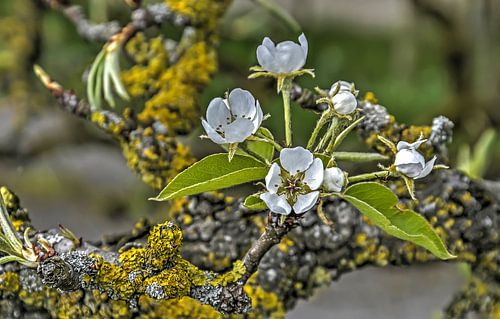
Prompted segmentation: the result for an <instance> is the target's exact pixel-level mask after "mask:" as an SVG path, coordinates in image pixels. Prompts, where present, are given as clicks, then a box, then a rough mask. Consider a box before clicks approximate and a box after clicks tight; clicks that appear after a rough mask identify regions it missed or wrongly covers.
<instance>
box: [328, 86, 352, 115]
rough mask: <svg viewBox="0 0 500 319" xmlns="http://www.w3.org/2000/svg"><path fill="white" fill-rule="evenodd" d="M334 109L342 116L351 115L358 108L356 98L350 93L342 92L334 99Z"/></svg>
mask: <svg viewBox="0 0 500 319" xmlns="http://www.w3.org/2000/svg"><path fill="white" fill-rule="evenodd" d="M332 104H333V108H334V109H335V111H337V113H340V114H344V115H347V114H351V113H352V112H354V111H355V110H356V107H357V106H358V100H356V96H354V94H352V93H351V92H348V91H340V92H338V93H337V94H335V95H334V96H333V97H332Z"/></svg>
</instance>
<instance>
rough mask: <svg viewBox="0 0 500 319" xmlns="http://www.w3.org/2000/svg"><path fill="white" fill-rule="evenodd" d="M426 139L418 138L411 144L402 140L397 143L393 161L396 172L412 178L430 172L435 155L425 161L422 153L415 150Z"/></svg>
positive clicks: (421, 176)
mask: <svg viewBox="0 0 500 319" xmlns="http://www.w3.org/2000/svg"><path fill="white" fill-rule="evenodd" d="M426 141H427V140H426V139H425V140H422V139H419V140H417V141H416V142H415V143H411V144H410V143H407V142H404V141H400V142H399V143H398V145H397V149H398V152H397V153H396V159H395V161H394V165H395V166H396V170H397V171H398V172H400V173H402V174H404V175H406V176H408V177H410V178H413V179H419V178H423V177H426V176H427V175H429V174H430V172H431V171H432V168H433V167H434V162H435V161H436V156H434V157H433V158H432V159H431V160H430V161H428V162H427V163H426V162H425V159H424V157H423V156H422V154H420V153H419V152H418V151H417V148H418V147H419V146H420V145H422V143H425V142H426Z"/></svg>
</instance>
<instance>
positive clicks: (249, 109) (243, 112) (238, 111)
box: [228, 88, 256, 119]
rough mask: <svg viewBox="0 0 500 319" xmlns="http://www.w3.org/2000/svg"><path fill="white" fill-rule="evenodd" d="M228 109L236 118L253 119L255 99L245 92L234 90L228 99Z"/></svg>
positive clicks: (238, 89)
mask: <svg viewBox="0 0 500 319" xmlns="http://www.w3.org/2000/svg"><path fill="white" fill-rule="evenodd" d="M228 102H229V109H230V111H231V113H232V114H233V115H234V117H236V118H240V117H244V118H247V119H253V117H254V116H255V112H256V108H255V98H254V97H253V95H252V94H251V93H250V92H248V91H247V90H242V89H240V88H237V89H234V90H232V91H231V93H229V97H228Z"/></svg>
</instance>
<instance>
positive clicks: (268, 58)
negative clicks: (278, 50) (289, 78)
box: [257, 45, 279, 73]
mask: <svg viewBox="0 0 500 319" xmlns="http://www.w3.org/2000/svg"><path fill="white" fill-rule="evenodd" d="M257 61H258V62H259V64H260V66H261V67H263V68H264V69H265V70H267V71H269V72H273V73H279V68H278V65H277V63H276V59H275V56H274V52H273V53H271V51H269V49H268V48H267V47H265V46H264V45H259V46H258V47H257Z"/></svg>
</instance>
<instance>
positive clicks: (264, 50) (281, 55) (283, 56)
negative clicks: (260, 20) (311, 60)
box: [257, 33, 308, 74]
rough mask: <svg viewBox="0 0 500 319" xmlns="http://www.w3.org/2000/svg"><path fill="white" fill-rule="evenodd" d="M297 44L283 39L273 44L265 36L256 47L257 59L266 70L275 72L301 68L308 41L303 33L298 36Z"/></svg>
mask: <svg viewBox="0 0 500 319" xmlns="http://www.w3.org/2000/svg"><path fill="white" fill-rule="evenodd" d="M299 43H300V45H298V44H297V43H295V42H292V41H284V42H280V43H278V45H275V44H274V42H273V41H272V40H271V39H269V38H268V37H265V38H264V40H263V41H262V44H261V45H259V46H258V47H257V61H258V62H259V64H260V66H261V67H262V68H263V69H265V70H266V71H268V72H271V73H276V74H286V73H292V72H294V71H298V70H300V69H302V67H303V66H304V65H305V64H306V59H307V51H308V43H307V39H306V37H305V35H304V34H303V33H302V34H301V35H300V36H299Z"/></svg>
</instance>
